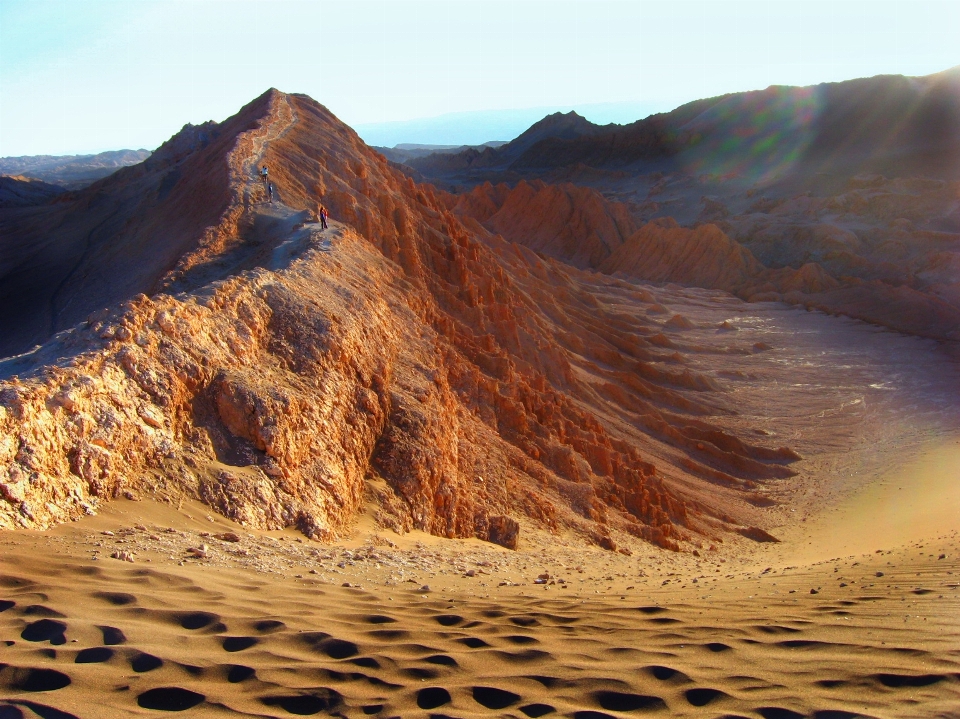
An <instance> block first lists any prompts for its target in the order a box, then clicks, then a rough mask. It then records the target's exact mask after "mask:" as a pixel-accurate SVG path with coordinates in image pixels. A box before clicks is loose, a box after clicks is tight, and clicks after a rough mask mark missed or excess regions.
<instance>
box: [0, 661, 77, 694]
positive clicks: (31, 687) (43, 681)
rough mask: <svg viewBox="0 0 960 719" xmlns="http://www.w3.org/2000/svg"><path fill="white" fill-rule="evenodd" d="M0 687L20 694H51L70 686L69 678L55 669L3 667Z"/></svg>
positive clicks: (0, 674) (0, 670)
mask: <svg viewBox="0 0 960 719" xmlns="http://www.w3.org/2000/svg"><path fill="white" fill-rule="evenodd" d="M0 686H4V687H6V688H7V689H12V690H14V691H21V692H52V691H56V690H57V689H63V688H64V687H67V686H70V677H68V676H67V675H66V674H64V673H63V672H58V671H57V670H56V669H34V668H32V667H11V666H4V667H3V668H2V669H0Z"/></svg>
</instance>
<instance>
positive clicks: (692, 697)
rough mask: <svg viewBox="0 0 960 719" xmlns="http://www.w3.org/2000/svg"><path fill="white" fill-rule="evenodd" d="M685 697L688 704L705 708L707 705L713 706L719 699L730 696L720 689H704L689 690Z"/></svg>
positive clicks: (684, 694)
mask: <svg viewBox="0 0 960 719" xmlns="http://www.w3.org/2000/svg"><path fill="white" fill-rule="evenodd" d="M683 696H684V697H685V698H686V700H687V702H689V703H690V704H692V705H693V706H695V707H705V706H707V704H712V703H713V702H715V701H717V700H718V699H722V698H723V697H726V696H729V694H727V693H726V692H722V691H720V690H719V689H710V688H708V687H703V688H699V689H687V691H685V692H684V693H683Z"/></svg>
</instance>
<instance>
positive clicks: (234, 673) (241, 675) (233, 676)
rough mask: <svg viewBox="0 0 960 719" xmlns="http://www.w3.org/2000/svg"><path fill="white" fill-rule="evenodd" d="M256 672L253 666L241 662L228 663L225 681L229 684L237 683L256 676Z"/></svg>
mask: <svg viewBox="0 0 960 719" xmlns="http://www.w3.org/2000/svg"><path fill="white" fill-rule="evenodd" d="M256 674H257V670H256V669H254V668H253V667H245V666H243V665H242V664H232V665H230V670H229V671H228V672H227V681H228V682H230V683H231V684H239V683H240V682H245V681H247V679H250V678H251V677H254V676H256Z"/></svg>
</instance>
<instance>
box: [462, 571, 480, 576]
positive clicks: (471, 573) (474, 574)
mask: <svg viewBox="0 0 960 719" xmlns="http://www.w3.org/2000/svg"><path fill="white" fill-rule="evenodd" d="M463 576H465V577H475V576H477V570H476V569H468V570H467V571H466V572H464V575H463Z"/></svg>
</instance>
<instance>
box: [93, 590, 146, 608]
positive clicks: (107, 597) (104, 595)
mask: <svg viewBox="0 0 960 719" xmlns="http://www.w3.org/2000/svg"><path fill="white" fill-rule="evenodd" d="M93 596H94V597H96V598H97V599H102V600H104V601H105V602H109V603H110V604H112V605H113V606H115V607H125V606H127V605H128V604H135V603H136V601H137V598H136V597H135V596H133V595H132V594H127V593H125V592H94V593H93Z"/></svg>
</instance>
